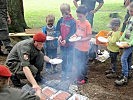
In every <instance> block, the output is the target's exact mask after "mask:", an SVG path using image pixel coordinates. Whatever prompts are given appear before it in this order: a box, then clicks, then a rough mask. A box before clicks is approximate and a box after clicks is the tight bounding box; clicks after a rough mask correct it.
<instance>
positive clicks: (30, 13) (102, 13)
mask: <svg viewBox="0 0 133 100" xmlns="http://www.w3.org/2000/svg"><path fill="white" fill-rule="evenodd" d="M23 1H24V12H25V19H26V22H27V24H28V26H29V27H32V28H37V27H42V26H44V25H45V24H46V23H45V17H46V16H47V15H48V14H54V15H55V16H56V21H55V24H56V22H57V21H58V19H59V18H60V17H61V13H60V9H59V8H60V4H61V3H69V4H70V5H71V12H72V15H73V16H74V17H75V19H77V17H76V13H75V10H76V8H75V7H74V5H73V0H56V1H55V0H23ZM104 1H105V3H104V5H103V7H102V8H101V9H100V10H99V11H98V12H97V13H96V14H95V17H94V26H93V30H94V31H99V30H109V29H108V27H107V24H108V23H109V20H110V17H109V15H110V13H113V12H117V13H118V15H119V17H120V19H121V20H122V21H123V19H124V16H125V14H126V9H125V7H123V0H104ZM96 6H97V5H96ZM123 12H124V13H123Z"/></svg>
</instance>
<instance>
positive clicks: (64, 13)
mask: <svg viewBox="0 0 133 100" xmlns="http://www.w3.org/2000/svg"><path fill="white" fill-rule="evenodd" d="M69 15H70V12H67V11H66V12H62V16H63V18H67V17H69Z"/></svg>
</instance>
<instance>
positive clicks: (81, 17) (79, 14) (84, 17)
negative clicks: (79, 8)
mask: <svg viewBox="0 0 133 100" xmlns="http://www.w3.org/2000/svg"><path fill="white" fill-rule="evenodd" d="M77 17H78V20H85V19H86V15H84V14H81V13H77Z"/></svg>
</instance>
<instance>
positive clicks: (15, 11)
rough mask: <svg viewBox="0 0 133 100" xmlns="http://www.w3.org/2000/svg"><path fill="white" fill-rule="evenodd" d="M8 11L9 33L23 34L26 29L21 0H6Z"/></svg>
mask: <svg viewBox="0 0 133 100" xmlns="http://www.w3.org/2000/svg"><path fill="white" fill-rule="evenodd" d="M8 11H9V15H10V17H11V25H9V31H10V32H24V31H25V29H26V28H28V26H27V24H26V22H25V19H24V9H23V0H8Z"/></svg>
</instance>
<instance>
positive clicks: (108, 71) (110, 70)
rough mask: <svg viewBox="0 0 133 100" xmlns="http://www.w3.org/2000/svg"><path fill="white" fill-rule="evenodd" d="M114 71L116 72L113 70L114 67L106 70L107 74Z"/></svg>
mask: <svg viewBox="0 0 133 100" xmlns="http://www.w3.org/2000/svg"><path fill="white" fill-rule="evenodd" d="M113 72H114V71H113V70H112V69H109V70H106V71H105V75H107V74H110V73H113Z"/></svg>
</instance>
